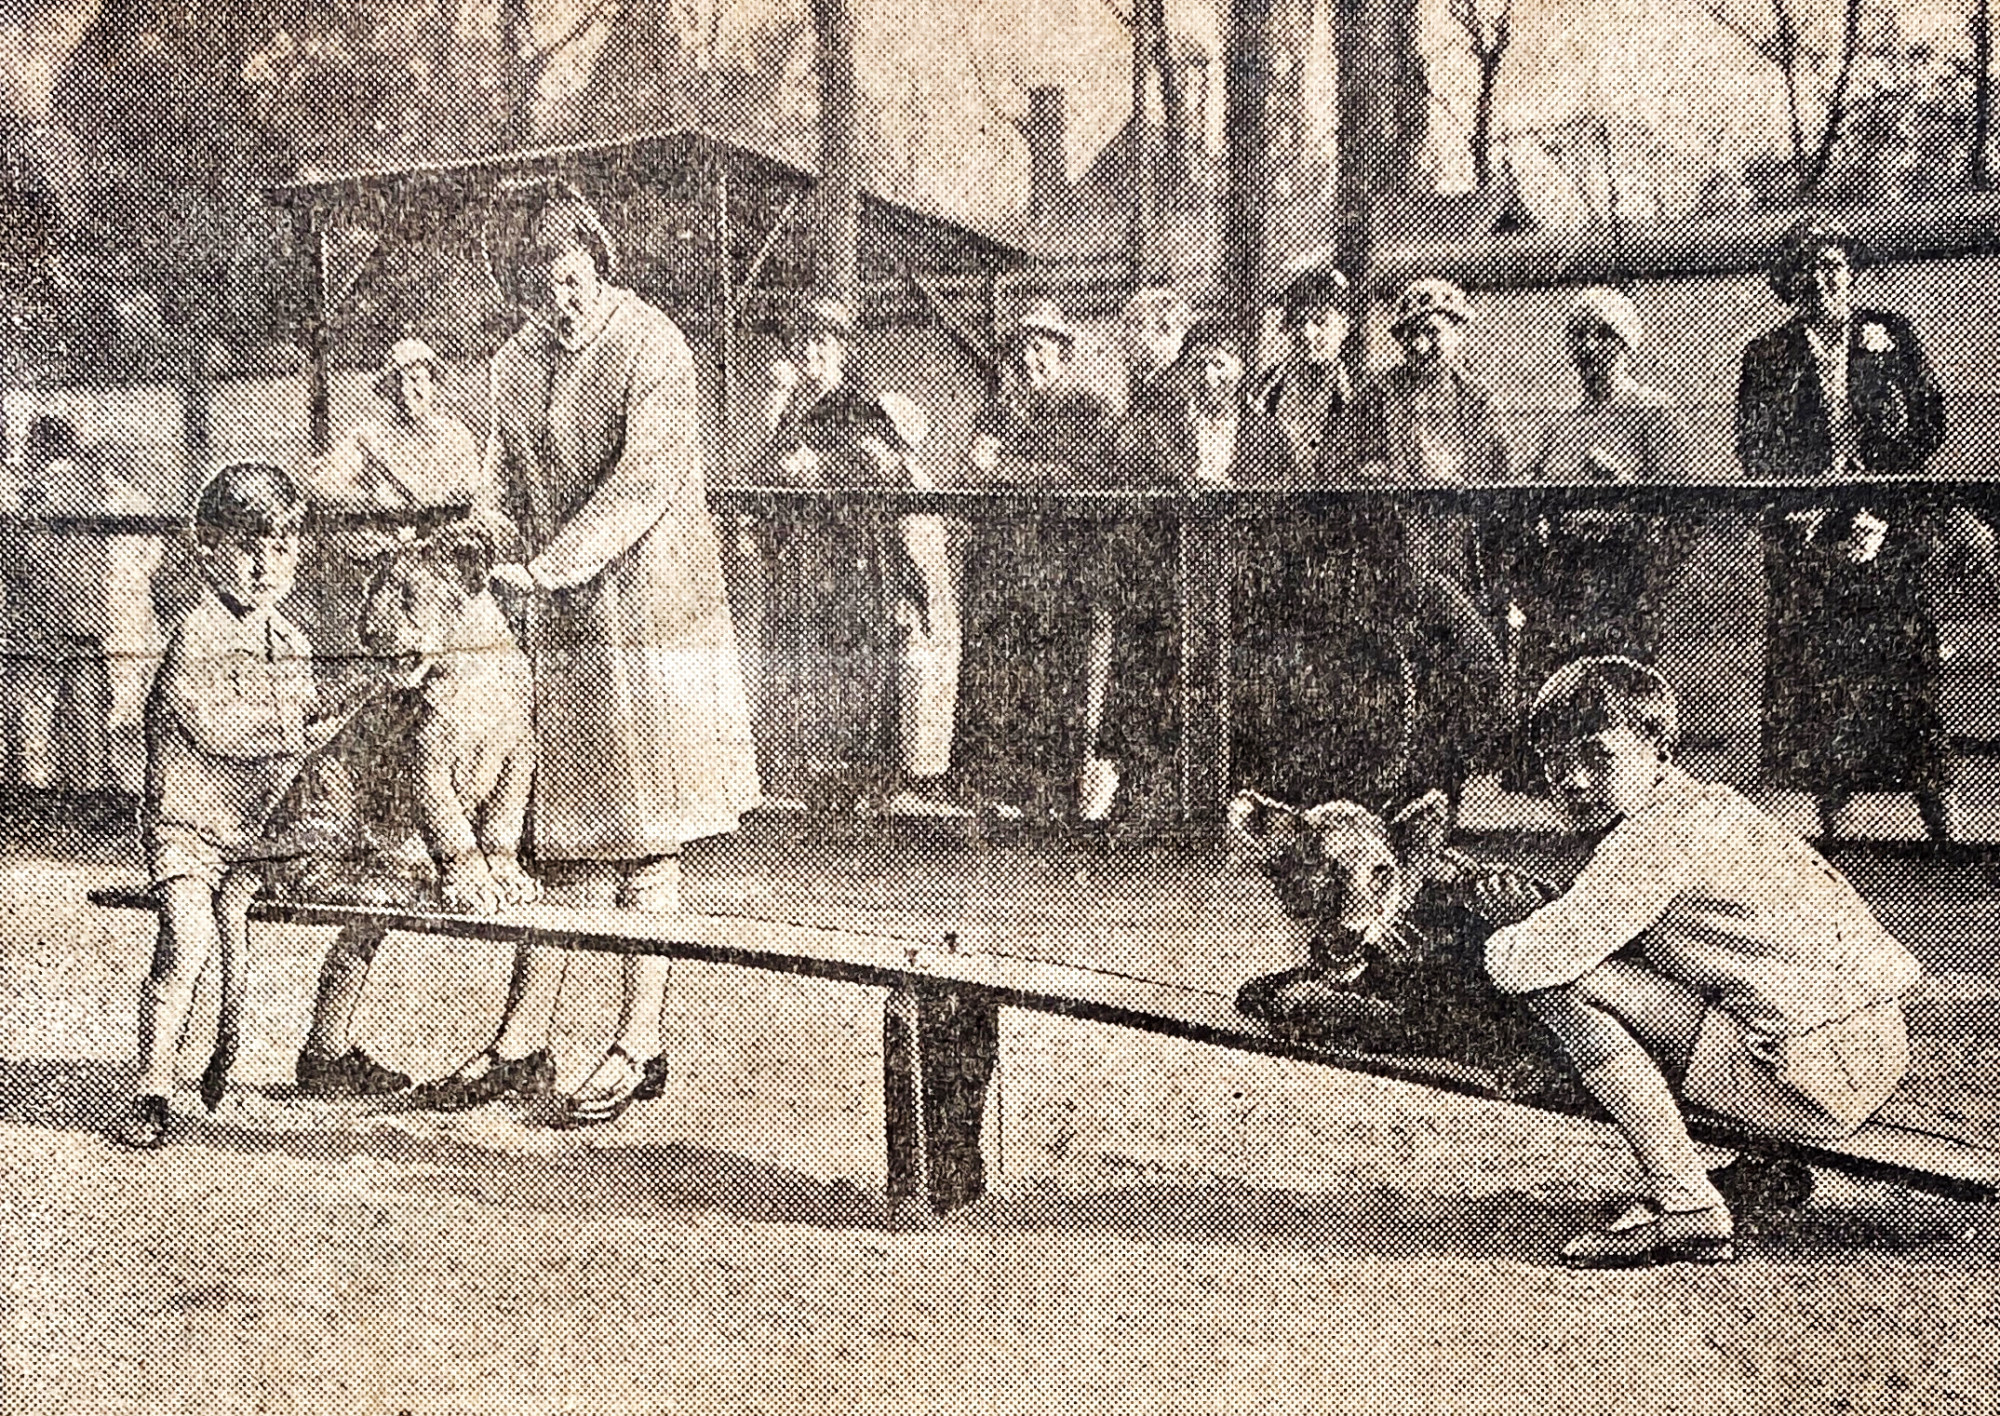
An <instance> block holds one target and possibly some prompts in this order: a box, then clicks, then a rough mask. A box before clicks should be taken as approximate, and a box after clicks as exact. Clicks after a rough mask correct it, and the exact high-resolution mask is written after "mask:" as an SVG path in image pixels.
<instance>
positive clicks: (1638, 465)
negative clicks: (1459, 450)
mask: <svg viewBox="0 0 2000 1416" xmlns="http://www.w3.org/2000/svg"><path fill="white" fill-rule="evenodd" d="M1643 334H1644V330H1643V326H1642V325H1641V324H1640V320H1639V311H1638V308H1637V307H1636V306H1635V305H1634V304H1633V303H1632V301H1631V300H1630V299H1629V298H1628V297H1627V296H1625V295H1624V294H1622V293H1620V292H1619V291H1616V290H1610V289H1605V288H1603V287H1595V288H1592V289H1588V290H1585V291H1583V292H1582V293H1581V294H1579V295H1578V296H1577V298H1576V300H1575V302H1574V303H1573V304H1572V305H1571V307H1570V311H1569V316H1568V319H1567V321H1566V324H1565V328H1564V335H1565V343H1566V345H1567V347H1568V353H1569V358H1570V362H1571V364H1572V365H1573V366H1574V367H1575V369H1576V374H1577V379H1578V382H1579V383H1580V384H1581V385H1582V390H1583V399H1582V401H1581V402H1580V403H1578V404H1577V405H1576V406H1575V407H1574V408H1571V409H1568V410H1566V411H1564V412H1562V413H1559V414H1557V415H1556V416H1555V417H1554V418H1553V419H1551V420H1550V422H1549V423H1548V424H1547V426H1546V427H1544V428H1543V430H1542V434H1541V440H1540V442H1539V443H1538V445H1537V446H1536V448H1535V451H1534V454H1533V455H1532V456H1531V457H1530V458H1529V460H1528V465H1527V469H1526V473H1525V475H1526V476H1527V477H1528V478H1529V479H1530V480H1533V481H1540V482H1562V483H1570V484H1588V483H1603V482H1617V483H1640V484H1646V485H1659V484H1663V483H1674V482H1685V481H1687V480H1688V479H1689V478H1690V477H1691V476H1692V472H1693V468H1692V452H1691V449H1690V446H1689V441H1688V430H1687V423H1686V420H1685V419H1684V418H1683V417H1682V416H1681V413H1680V411H1679V410H1678V409H1677V408H1675V407H1674V405H1673V401H1672V400H1671V399H1669V398H1668V397H1667V396H1666V395H1665V394H1664V393H1661V392H1659V391H1658V390H1657V389H1653V388H1649V387H1647V386H1646V385H1645V384H1642V383H1640V382H1639V380H1638V378H1637V376H1636V375H1635V374H1634V373H1633V368H1632V365H1633V359H1634V356H1635V355H1636V354H1637V352H1638V349H1639V345H1640V343H1641V340H1642V338H1643ZM1699 516H1700V512H1699V509H1698V508H1697V507H1692V506H1690V507H1687V508H1684V509H1680V510H1677V511H1673V512H1668V513H1664V514H1660V513H1652V514H1646V513H1634V512H1628V511H1621V510H1618V509H1616V508H1614V507H1610V506H1602V507H1580V508H1573V509H1570V510H1562V509H1559V508H1551V509H1549V510H1546V511H1544V512H1542V513H1541V514H1539V515H1537V516H1535V517H1534V518H1533V519H1532V520H1530V521H1529V522H1528V523H1527V524H1526V525H1525V526H1520V525H1514V524H1511V523H1493V524H1490V525H1489V530H1490V531H1491V532H1492V533H1494V534H1493V535H1492V536H1491V537H1490V540H1491V542H1492V543H1494V544H1495V547H1496V554H1495V555H1494V556H1493V559H1494V560H1495V561H1496V562H1498V563H1500V564H1501V565H1502V580H1503V582H1504V583H1505V584H1506V585H1507V586H1508V587H1509V590H1510V592H1511V598H1510V600H1509V602H1508V605H1507V616H1506V618H1507V623H1508V627H1509V628H1510V629H1511V630H1512V633H1513V646H1512V657H1513V661H1514V666H1515V674H1516V682H1517V683H1519V684H1520V685H1522V686H1523V687H1524V688H1525V689H1532V688H1533V686H1535V685H1537V684H1540V683H1543V682H1545V681H1546V680H1547V679H1548V677H1549V675H1550V674H1552V673H1554V672H1555V671H1556V669H1557V668H1559V667H1560V666H1561V665H1563V664H1564V663H1567V662H1568V661H1569V660H1571V659H1574V658H1577V657H1580V656H1582V655H1587V654H1617V655H1622V656H1623V657H1625V658H1629V659H1636V660H1637V661H1639V662H1640V663H1643V664H1650V663H1652V662H1653V660H1654V659H1655V658H1656V657H1657V656H1658V653H1659V648H1660V627H1661V607H1662V604H1663V602H1664V600H1665V598H1666V593H1667V588H1668V585H1669V583H1670V582H1671V580H1672V579H1673V576H1674V573H1675V572H1676V571H1677V570H1678V569H1679V568H1680V565H1681V563H1682V561H1683V560H1684V559H1685V558H1686V555H1687V550H1688V547H1689V545H1690V543H1691V541H1692V539H1693V535H1694V532H1695V531H1696V529H1697V527H1698V522H1699ZM1526 707H1527V705H1526V704H1525V703H1523V704H1522V705H1521V711H1522V712H1523V713H1525V710H1526ZM1508 766H1509V768H1510V769H1511V770H1510V772H1509V774H1508V780H1507V785H1508V786H1510V787H1512V788H1514V789H1516V790H1528V789H1535V790H1539V788H1540V786H1541V780H1540V779H1541V772H1540V769H1539V767H1538V766H1537V765H1536V764H1535V763H1533V762H1531V761H1529V756H1528V754H1527V753H1526V751H1525V748H1524V747H1523V748H1517V750H1516V751H1515V753H1514V754H1513V755H1512V756H1511V757H1510V759H1509V763H1508Z"/></svg>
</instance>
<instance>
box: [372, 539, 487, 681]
mask: <svg viewBox="0 0 2000 1416" xmlns="http://www.w3.org/2000/svg"><path fill="white" fill-rule="evenodd" d="M492 559H493V557H492V551H491V548H490V543H488V542H484V541H482V540H479V539H478V538H475V537H468V536H463V535H444V536H439V537H434V538H432V539H429V540H425V541H417V542H414V543H412V544H410V545H408V546H405V547H403V548H401V549H398V550H397V551H395V552H393V553H392V554H390V555H389V556H387V557H386V558H384V560H383V562H382V564H381V565H380V566H379V567H378V568H377V569H376V572H375V577H374V579H373V580H372V581H371V582H370V585H369V590H368V599H367V602H366V604H364V605H363V607H362V610H361V625H360V630H361V642H362V644H363V645H364V646H365V647H366V648H367V649H368V651H369V652H370V653H372V654H376V655H379V656H380V657H382V658H384V659H392V660H398V661H405V662H409V663H412V664H415V663H429V662H431V661H432V660H435V659H438V658H441V657H442V656H443V655H444V654H445V652H446V651H447V650H448V649H449V648H450V647H451V643H452V635H453V632H454V631H455V630H456V629H457V627H458V625H459V622H460V621H461V620H462V619H464V617H465V609H466V606H467V604H469V603H470V602H471V599H472V597H473V596H474V595H476V594H480V593H483V592H484V591H485V589H486V580H487V577H488V576H489V575H491V574H492Z"/></svg>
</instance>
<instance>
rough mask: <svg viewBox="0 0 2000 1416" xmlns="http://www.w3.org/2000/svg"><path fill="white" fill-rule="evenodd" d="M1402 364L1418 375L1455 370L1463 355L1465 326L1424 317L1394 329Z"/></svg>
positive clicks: (1443, 317)
mask: <svg viewBox="0 0 2000 1416" xmlns="http://www.w3.org/2000/svg"><path fill="white" fill-rule="evenodd" d="M1396 342H1397V343H1398V344H1400V345H1402V346H1403V362H1404V363H1406V364H1408V365H1409V366H1410V368H1412V369H1413V370H1415V371H1416V372H1418V373H1420V374H1430V373H1437V372H1439V371H1440V370H1443V369H1452V368H1457V367H1458V361H1459V358H1460V356H1462V355H1463V354H1464V352H1465V326H1464V325H1462V324H1460V323H1459V322H1458V321H1457V320H1455V319H1453V318H1452V317H1451V316H1450V315H1443V314H1438V315H1425V316H1423V317H1422V318H1420V319H1414V320H1409V321H1407V322H1405V323H1403V324H1401V325H1398V326H1397V327H1396Z"/></svg>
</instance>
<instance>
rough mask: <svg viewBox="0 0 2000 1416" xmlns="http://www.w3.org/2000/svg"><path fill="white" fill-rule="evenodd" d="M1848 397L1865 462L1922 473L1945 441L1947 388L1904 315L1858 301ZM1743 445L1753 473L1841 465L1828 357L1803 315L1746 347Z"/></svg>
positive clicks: (1787, 476)
mask: <svg viewBox="0 0 2000 1416" xmlns="http://www.w3.org/2000/svg"><path fill="white" fill-rule="evenodd" d="M1847 398H1848V405H1849V408H1850V409H1851V414H1852V417H1853V420H1854V433H1855V441H1856V442H1857V443H1858V444H1859V447H1860V453H1861V461H1862V464H1863V470H1865V471H1866V472H1869V473H1872V474H1874V475H1877V476H1915V475H1917V474H1920V473H1921V472H1922V471H1923V470H1924V468H1925V467H1926V466H1927V465H1928V464H1929V462H1930V460H1931V458H1932V457H1933V456H1935V455H1936V453H1937V450H1938V448H1939V447H1940V446H1942V445H1943V443H1944V398H1943V395H1942V394H1940V393H1939V391H1938V385H1937V377H1936V375H1935V374H1934V373H1933V372H1932V371H1931V365H1930V361H1929V360H1928V359H1926V358H1925V357H1924V351H1923V346H1922V345H1920V344H1919V343H1918V342H1917V335H1916V331H1915V330H1914V329H1912V328H1911V327H1910V322H1909V321H1908V320H1906V319H1904V318H1903V317H1902V316H1901V315H1893V314H1890V313H1888V312H1887V311H1885V310H1856V311H1855V312H1854V318H1853V319H1852V320H1851V321H1849V324H1848V343H1847ZM1736 455H1737V457H1738V458H1739V459H1740V460H1741V461H1742V463H1743V472H1744V475H1745V476H1747V477H1750V478H1752V479H1753V480H1758V481H1763V480H1772V481H1779V480H1796V479H1801V478H1815V477H1826V476H1832V475H1835V474H1837V473H1839V472H1841V471H1843V470H1845V469H1842V468H1836V467H1834V466H1833V449H1832V445H1831V442H1830V440H1829V434H1828V432H1827V420H1826V407H1825V404H1824V403H1823V402H1822V395H1821V392H1820V382H1819V365H1818V363H1817V362H1816V361H1815V360H1814V359H1813V353H1812V346H1811V345H1810V344H1809V343H1807V341H1806V326H1805V321H1804V320H1803V319H1802V318H1794V319H1792V320H1789V321H1787V322H1786V323H1784V324H1782V325H1780V326H1778V328H1776V329H1774V330H1770V331H1768V332H1767V333H1765V334H1761V335H1759V336H1758V337H1757V338H1755V339H1753V340H1751V341H1750V345H1749V347H1748V348H1746V349H1745V350H1744V351H1743V373H1742V378H1741V379H1740V381H1739V382H1738V384H1737V393H1736Z"/></svg>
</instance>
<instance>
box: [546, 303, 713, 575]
mask: <svg viewBox="0 0 2000 1416" xmlns="http://www.w3.org/2000/svg"><path fill="white" fill-rule="evenodd" d="M641 339H642V344H641V347H640V349H639V350H638V351H637V354H636V355H635V357H634V359H633V361H632V369H631V373H630V376H629V379H628V382H627V385H626V388H625V389H624V391H623V395H624V398H623V401H624V408H623V410H622V413H623V418H624V424H625V427H624V438H623V440H622V442H623V445H622V447H621V449H620V452H619V455H618V460H617V461H616V462H615V463H614V464H613V465H612V467H611V469H610V471H609V472H607V473H606V474H605V476H604V477H603V478H602V479H601V480H600V481H599V482H598V484H597V488H596V490H594V491H593V492H592V493H591V494H590V496H589V498H588V499H587V500H586V501H585V502H584V503H583V505H582V506H580V507H578V508H577V509H576V511H575V512H573V513H572V514H571V515H570V517H569V519H568V520H567V521H565V522H564V523H563V524H562V526H561V527H560V528H559V529H558V530H557V531H556V534H555V536H554V537H553V538H551V540H550V541H549V544H548V545H547V546H545V547H543V549H542V552H541V554H540V555H538V556H536V557H535V558H534V560H532V561H531V562H529V564H528V573H529V575H530V576H531V577H533V579H534V581H535V583H536V584H537V585H539V586H541V587H543V588H544V589H554V590H568V589H574V588H575V587H577V586H579V585H586V584H588V583H589V582H591V581H592V580H595V579H596V578H597V577H598V576H600V575H602V574H603V573H604V570H605V568H606V567H607V566H609V565H610V564H611V562H613V561H614V560H616V559H618V557H619V556H621V555H623V554H624V553H625V552H626V551H628V550H630V549H631V548H632V547H633V546H634V545H635V544H636V543H637V542H638V540H639V538H640V537H642V536H644V535H645V534H646V533H647V532H648V531H650V530H652V529H653V527H654V526H655V525H656V524H657V523H658V522H659V520H660V518H661V517H662V516H664V515H665V514H666V512H667V510H668V508H670V507H672V506H673V505H674V504H675V503H676V501H677V500H678V499H679V497H680V496H681V494H682V492H683V491H684V490H685V489H686V487H687V484H688V483H689V482H690V481H692V482H695V483H697V484H698V483H699V482H700V480H701V475H702V471H701V467H702V455H701V436H700V431H699V429H698V428H697V427H696V425H695V417H694V411H695V388H694V360H693V357H692V356H691V355H690V354H689V353H688V349H687V345H686V343H685V342H683V341H682V340H681V339H680V338H679V337H678V335H677V334H676V335H675V336H673V337H672V338H671V339H669V338H668V337H666V334H665V332H664V331H660V332H654V331H647V332H646V333H645V334H644V335H642V336H641Z"/></svg>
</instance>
